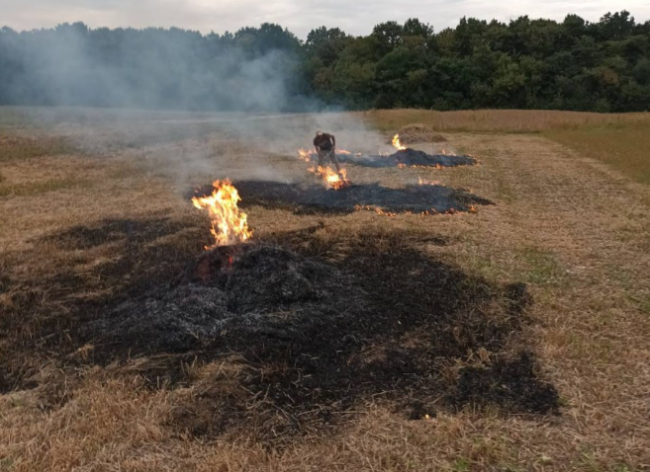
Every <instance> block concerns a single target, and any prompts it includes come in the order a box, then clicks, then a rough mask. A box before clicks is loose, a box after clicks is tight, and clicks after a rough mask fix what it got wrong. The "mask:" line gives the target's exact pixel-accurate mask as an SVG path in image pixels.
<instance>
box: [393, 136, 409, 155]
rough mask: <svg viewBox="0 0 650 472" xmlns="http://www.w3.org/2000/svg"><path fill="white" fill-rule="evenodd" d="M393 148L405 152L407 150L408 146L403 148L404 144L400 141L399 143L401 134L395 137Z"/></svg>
mask: <svg viewBox="0 0 650 472" xmlns="http://www.w3.org/2000/svg"><path fill="white" fill-rule="evenodd" d="M393 146H394V147H395V149H397V150H398V151H403V150H404V149H406V146H403V145H402V143H400V141H399V134H396V135H395V136H393Z"/></svg>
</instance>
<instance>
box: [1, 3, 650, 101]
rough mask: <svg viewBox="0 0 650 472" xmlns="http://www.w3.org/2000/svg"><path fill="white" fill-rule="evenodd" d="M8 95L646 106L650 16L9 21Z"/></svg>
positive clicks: (4, 35) (4, 41) (5, 33)
mask: <svg viewBox="0 0 650 472" xmlns="http://www.w3.org/2000/svg"><path fill="white" fill-rule="evenodd" d="M0 84H1V85H0V104H11V105H83V106H132V107H150V108H167V109H192V110H214V109H217V110H300V109H306V108H314V107H316V108H325V107H343V108H347V109H368V108H394V107H412V108H427V109H437V110H452V109H476V108H520V109H525V108H527V109H564V110H582V111H599V112H610V111H611V112H623V111H644V110H648V109H649V108H650V21H648V22H645V23H637V22H636V21H635V19H634V18H633V17H632V16H631V15H630V13H629V12H627V11H621V12H617V13H613V14H612V13H607V14H606V15H604V16H603V17H602V18H601V19H600V21H598V22H595V23H590V22H588V21H585V20H584V19H583V18H581V17H579V16H577V15H568V16H566V18H565V19H564V21H562V22H557V21H553V20H545V19H530V18H529V17H527V16H523V17H520V18H517V19H516V20H513V21H510V22H509V23H502V22H499V21H496V20H493V21H490V22H488V21H484V20H478V19H474V18H463V19H461V20H460V22H459V24H458V25H457V26H456V27H455V28H446V29H443V30H441V31H439V32H436V31H434V28H433V26H431V25H429V24H427V23H424V22H422V21H420V20H418V19H410V20H408V21H406V22H405V23H403V24H399V23H397V22H385V23H381V24H378V25H377V26H375V27H374V29H373V31H372V33H371V34H369V35H368V36H351V35H348V34H346V33H345V32H343V31H342V30H340V29H338V28H326V27H320V28H316V29H314V30H312V31H311V32H310V33H309V34H308V36H307V38H306V40H305V41H301V40H299V39H298V38H297V37H296V36H295V35H294V34H292V33H291V32H290V31H288V30H287V29H285V28H282V27H281V26H280V25H276V24H269V23H266V24H263V25H261V26H260V27H259V28H242V29H240V30H239V31H237V32H235V33H225V34H223V35H219V34H215V33H211V34H207V35H203V34H200V33H198V32H195V31H188V30H182V29H178V28H171V29H157V28H148V29H143V30H136V29H128V28H127V29H108V28H99V29H90V28H88V27H87V26H85V25H84V24H82V23H75V24H64V25H60V26H58V27H56V28H54V29H43V30H34V31H28V32H16V31H13V30H11V29H10V28H7V27H5V28H3V29H2V30H0Z"/></svg>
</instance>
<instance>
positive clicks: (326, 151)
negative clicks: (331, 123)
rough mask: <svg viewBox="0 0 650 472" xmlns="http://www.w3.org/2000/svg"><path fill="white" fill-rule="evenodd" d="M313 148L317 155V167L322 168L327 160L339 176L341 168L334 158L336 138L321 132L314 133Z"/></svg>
mask: <svg viewBox="0 0 650 472" xmlns="http://www.w3.org/2000/svg"><path fill="white" fill-rule="evenodd" d="M314 147H315V148H316V152H317V153H318V165H319V166H320V167H323V164H325V160H326V159H329V160H330V161H332V163H333V164H334V165H335V166H336V172H338V173H339V175H340V174H341V166H340V165H339V160H338V159H337V158H336V136H334V135H333V134H329V133H323V132H322V131H316V136H315V137H314Z"/></svg>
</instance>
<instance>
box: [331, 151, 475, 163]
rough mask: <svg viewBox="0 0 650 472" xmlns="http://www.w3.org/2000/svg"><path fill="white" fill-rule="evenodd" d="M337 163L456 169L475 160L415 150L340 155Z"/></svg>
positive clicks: (467, 157)
mask: <svg viewBox="0 0 650 472" xmlns="http://www.w3.org/2000/svg"><path fill="white" fill-rule="evenodd" d="M337 157H338V159H339V161H341V162H344V163H347V164H354V165H357V166H362V167H376V168H380V167H399V166H405V167H413V166H415V167H457V166H473V165H476V163H477V162H476V160H475V159H474V158H472V157H469V156H451V155H446V154H428V153H426V152H424V151H418V150H416V149H411V148H407V149H403V150H400V151H397V152H395V153H393V154H390V155H388V156H356V155H354V154H341V155H338V156H337Z"/></svg>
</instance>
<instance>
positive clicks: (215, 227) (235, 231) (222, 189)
mask: <svg viewBox="0 0 650 472" xmlns="http://www.w3.org/2000/svg"><path fill="white" fill-rule="evenodd" d="M212 185H213V186H214V190H213V191H212V195H210V196H208V197H194V198H193V199H192V203H193V204H194V206H195V207H196V208H198V209H199V210H205V209H207V210H208V212H209V214H210V219H211V220H212V228H211V229H210V233H212V236H214V240H215V241H214V244H213V245H212V246H206V249H214V248H215V247H218V246H229V245H231V244H237V243H242V242H244V241H246V240H248V239H250V237H251V236H252V235H253V233H252V232H251V231H250V230H249V229H248V222H247V220H248V216H247V215H246V213H243V212H242V211H241V210H240V209H239V207H238V206H237V205H238V203H239V202H240V200H241V198H240V197H239V192H237V189H236V188H235V187H234V186H233V185H232V183H231V182H230V180H227V179H226V180H223V181H221V180H215V181H214V183H213V184H212Z"/></svg>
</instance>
